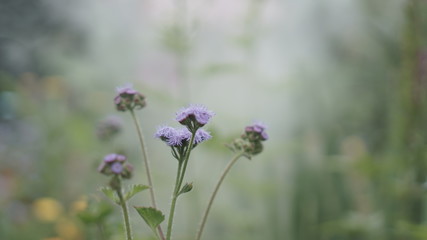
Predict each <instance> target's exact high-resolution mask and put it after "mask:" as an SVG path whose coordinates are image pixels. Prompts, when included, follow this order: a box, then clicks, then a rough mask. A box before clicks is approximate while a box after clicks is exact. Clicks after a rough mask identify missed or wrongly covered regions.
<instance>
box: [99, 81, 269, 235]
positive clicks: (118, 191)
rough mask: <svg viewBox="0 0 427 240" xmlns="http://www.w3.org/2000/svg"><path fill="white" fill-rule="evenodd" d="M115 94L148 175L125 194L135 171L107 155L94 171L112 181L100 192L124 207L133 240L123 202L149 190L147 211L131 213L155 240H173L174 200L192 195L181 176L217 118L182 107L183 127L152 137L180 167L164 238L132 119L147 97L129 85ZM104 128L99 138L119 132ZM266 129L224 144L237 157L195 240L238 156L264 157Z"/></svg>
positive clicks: (253, 130) (256, 129)
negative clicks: (129, 118)
mask: <svg viewBox="0 0 427 240" xmlns="http://www.w3.org/2000/svg"><path fill="white" fill-rule="evenodd" d="M117 92H118V95H117V96H116V97H115V98H114V104H115V106H116V109H117V110H118V111H121V112H130V114H131V116H132V118H133V121H134V123H135V126H136V129H137V133H138V137H139V142H140V145H141V152H142V159H143V164H144V167H145V170H146V171H145V173H146V177H147V182H148V184H147V185H142V184H137V185H132V186H131V187H130V188H129V190H127V191H124V190H123V187H122V181H123V180H127V179H130V178H131V177H132V176H133V174H134V168H133V166H132V165H131V164H130V163H128V161H127V157H126V156H124V155H122V154H118V153H110V154H108V155H106V156H105V157H104V159H103V161H102V162H101V164H100V165H99V167H98V171H99V172H100V173H102V174H104V175H106V176H108V177H110V182H109V186H108V187H104V188H102V191H103V192H104V193H105V195H106V196H107V197H109V198H110V199H111V200H112V201H114V202H115V203H116V204H118V205H119V206H120V207H121V208H122V213H123V221H124V226H125V232H126V239H127V240H131V239H133V236H132V230H131V224H130V218H129V210H128V206H127V201H128V200H129V199H130V198H131V197H133V196H134V195H135V194H137V193H138V192H141V191H143V190H147V189H148V190H149V191H150V198H151V206H148V207H146V206H144V207H134V208H135V210H136V211H137V212H138V213H139V215H140V216H141V217H142V219H143V220H144V221H145V223H146V224H147V225H148V226H149V227H150V228H151V230H152V231H153V233H154V235H155V236H156V237H157V239H160V240H170V239H171V238H172V226H173V220H174V213H175V208H176V204H177V200H178V197H179V196H181V195H182V194H185V193H188V192H190V191H191V190H192V189H193V184H192V183H184V178H185V173H186V170H187V167H188V163H189V159H190V155H191V152H192V151H193V150H194V149H195V148H196V147H197V146H199V145H200V144H201V143H203V142H204V141H207V140H209V139H211V138H212V136H211V134H210V133H209V132H208V131H206V130H205V129H204V128H203V127H204V126H205V125H206V124H208V123H209V121H210V120H211V118H212V117H213V116H214V115H215V114H214V112H212V111H210V110H208V109H207V108H206V107H205V106H202V105H190V106H188V107H186V108H182V109H181V110H179V111H178V113H177V114H176V118H175V120H176V121H177V122H178V123H179V124H181V125H182V126H183V127H180V128H174V127H171V126H160V127H158V129H157V131H156V133H155V137H156V138H158V139H160V140H161V141H163V142H164V143H165V144H166V145H167V146H168V147H170V149H171V154H172V157H173V158H175V159H176V160H177V165H178V166H177V174H176V179H175V184H174V190H173V192H172V200H171V204H170V210H169V216H168V221H167V228H166V229H167V230H166V233H164V231H163V229H162V227H161V224H162V222H163V221H164V220H165V215H164V214H163V213H162V211H160V210H159V209H158V208H157V205H156V199H155V192H154V186H153V181H152V178H151V171H150V164H149V160H148V156H147V153H146V148H145V144H144V138H143V135H142V131H141V126H140V124H139V120H138V118H137V116H136V114H135V110H138V109H142V108H143V107H145V105H146V102H145V96H144V95H142V94H141V93H139V92H138V91H136V90H134V89H133V88H132V86H130V85H127V86H125V87H121V88H118V89H117ZM103 124H104V125H105V126H104V127H103V128H101V130H102V131H101V132H102V133H105V132H108V133H110V132H111V131H110V130H109V128H113V129H114V131H112V132H115V131H116V129H117V127H116V125H115V124H108V121H107V122H104V123H103ZM110 125H111V126H110ZM265 129H266V127H265V126H264V125H263V124H261V123H255V124H253V125H251V126H247V127H246V128H245V131H244V133H243V134H242V135H241V136H240V137H239V138H237V139H235V140H234V141H233V142H232V143H231V144H229V145H228V147H229V148H230V149H231V150H232V151H234V152H235V156H234V157H233V158H232V160H231V161H230V162H229V164H228V165H227V166H226V168H225V169H224V172H223V173H222V175H221V176H220V178H219V181H218V183H217V184H216V186H215V189H214V191H213V193H212V195H211V197H210V199H209V203H208V206H207V207H206V210H205V212H204V214H203V216H202V220H201V223H200V227H199V229H198V231H197V235H196V238H195V239H196V240H199V239H201V236H202V233H203V229H204V226H205V223H206V221H207V216H208V215H209V212H210V209H211V206H212V203H213V200H214V199H215V196H216V194H217V192H218V190H219V187H220V186H221V184H222V182H223V180H224V178H225V176H226V175H227V173H228V172H229V170H230V169H231V167H232V166H233V165H234V163H235V162H236V161H237V160H238V159H239V158H240V157H242V156H244V157H247V158H248V159H251V157H252V156H254V155H256V154H259V153H260V152H262V150H263V145H262V141H265V140H267V139H268V135H267V133H266V131H265ZM104 135H106V134H104Z"/></svg>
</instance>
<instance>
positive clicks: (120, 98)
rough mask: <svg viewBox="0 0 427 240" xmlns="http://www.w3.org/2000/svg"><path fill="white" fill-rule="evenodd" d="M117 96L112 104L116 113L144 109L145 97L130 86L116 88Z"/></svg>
mask: <svg viewBox="0 0 427 240" xmlns="http://www.w3.org/2000/svg"><path fill="white" fill-rule="evenodd" d="M116 90H117V93H118V95H117V96H116V97H115V98H114V104H115V105H116V109H117V110H118V111H122V112H124V111H126V110H131V111H132V110H133V109H141V108H143V107H145V105H146V103H145V97H144V95H142V94H141V93H139V92H138V91H136V90H135V89H133V87H132V84H126V85H125V86H123V87H117V88H116Z"/></svg>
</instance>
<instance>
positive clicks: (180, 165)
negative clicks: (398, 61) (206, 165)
mask: <svg viewBox="0 0 427 240" xmlns="http://www.w3.org/2000/svg"><path fill="white" fill-rule="evenodd" d="M181 169H182V162H180V163H179V164H178V171H177V173H176V180H175V188H174V190H173V194H172V203H171V208H170V211H169V219H168V231H167V233H166V239H167V240H169V239H170V237H171V233H172V223H173V216H174V213H175V205H176V200H177V199H178V192H179V188H178V182H179V179H180V176H181Z"/></svg>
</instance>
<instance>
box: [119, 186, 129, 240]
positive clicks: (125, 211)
mask: <svg viewBox="0 0 427 240" xmlns="http://www.w3.org/2000/svg"><path fill="white" fill-rule="evenodd" d="M116 192H117V196H119V200H120V206H121V207H122V211H123V219H124V223H125V229H126V239H127V240H132V230H131V228H130V223H129V213H128V208H127V205H126V201H125V199H124V198H123V194H122V189H121V188H119V189H117V190H116Z"/></svg>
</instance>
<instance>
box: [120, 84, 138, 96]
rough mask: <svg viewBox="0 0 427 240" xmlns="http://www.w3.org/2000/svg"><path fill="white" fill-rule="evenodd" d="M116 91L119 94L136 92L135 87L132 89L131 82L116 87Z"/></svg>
mask: <svg viewBox="0 0 427 240" xmlns="http://www.w3.org/2000/svg"><path fill="white" fill-rule="evenodd" d="M116 91H117V93H118V94H119V95H121V94H129V95H131V94H137V93H138V92H137V91H136V90H135V89H133V85H132V84H131V83H127V84H125V85H124V86H121V87H117V88H116Z"/></svg>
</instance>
